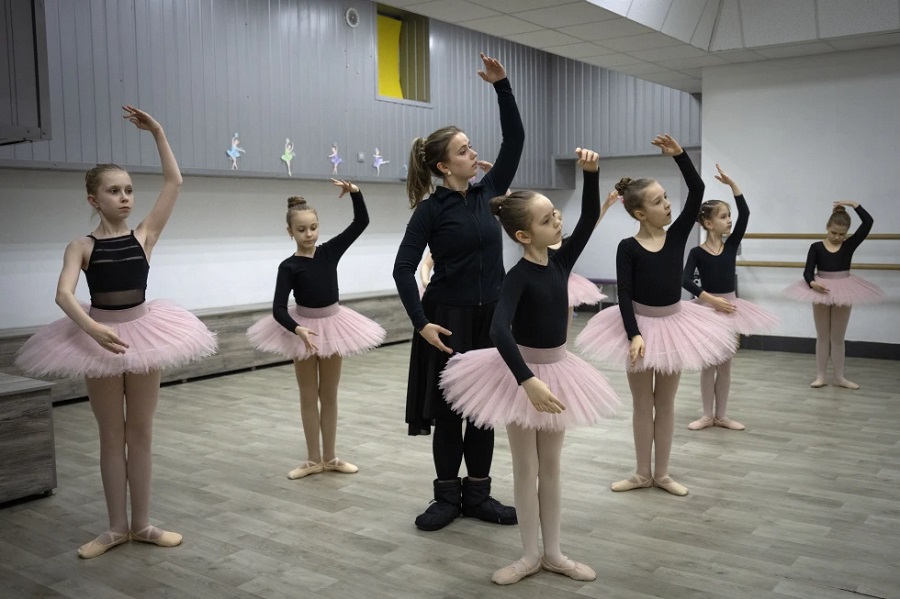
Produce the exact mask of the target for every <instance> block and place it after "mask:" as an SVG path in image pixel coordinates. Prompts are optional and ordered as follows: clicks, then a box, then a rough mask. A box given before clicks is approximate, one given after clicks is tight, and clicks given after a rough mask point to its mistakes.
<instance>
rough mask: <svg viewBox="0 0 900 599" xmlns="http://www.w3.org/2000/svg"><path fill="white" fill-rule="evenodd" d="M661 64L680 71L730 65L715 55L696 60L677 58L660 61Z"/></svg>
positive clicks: (700, 57)
mask: <svg viewBox="0 0 900 599" xmlns="http://www.w3.org/2000/svg"><path fill="white" fill-rule="evenodd" d="M657 62H658V63H659V64H661V65H663V66H665V67H669V68H670V69H675V70H676V71H680V70H681V69H702V68H703V67H717V66H719V65H722V64H728V61H727V60H725V59H724V58H719V57H718V56H715V55H713V54H709V55H707V56H697V57H694V58H676V59H674V60H659V61H657Z"/></svg>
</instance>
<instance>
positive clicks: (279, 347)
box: [247, 304, 387, 360]
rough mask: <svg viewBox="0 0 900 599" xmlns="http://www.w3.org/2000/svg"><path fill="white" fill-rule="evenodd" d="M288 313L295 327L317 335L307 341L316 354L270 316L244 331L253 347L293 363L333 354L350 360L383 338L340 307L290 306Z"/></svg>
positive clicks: (381, 331)
mask: <svg viewBox="0 0 900 599" xmlns="http://www.w3.org/2000/svg"><path fill="white" fill-rule="evenodd" d="M290 313H291V318H293V319H294V320H295V321H296V322H297V324H299V325H300V326H302V327H306V328H307V329H309V330H311V331H313V332H315V333H317V335H311V336H310V340H311V341H312V342H313V344H314V345H316V346H317V347H318V348H319V349H318V351H315V352H313V353H310V352H309V351H307V349H306V344H304V343H303V340H302V339H300V337H298V336H297V335H295V334H294V333H292V332H290V331H289V330H287V329H286V328H284V327H283V326H281V325H280V324H278V321H277V320H275V318H274V317H273V316H272V315H271V314H270V315H268V316H266V317H264V318H261V319H260V320H258V321H257V322H256V323H255V324H254V325H253V326H251V327H250V328H249V329H247V337H248V338H249V339H250V343H251V344H252V345H253V347H255V348H256V349H258V350H259V351H262V352H267V353H271V354H278V355H280V356H284V357H285V358H291V359H295V360H305V359H306V358H309V357H310V356H312V355H313V354H315V355H317V356H319V357H321V358H327V357H328V356H332V355H335V354H336V355H339V356H352V355H354V354H361V353H364V352H367V351H369V350H370V349H373V348H375V347H378V346H379V345H381V343H382V342H383V341H384V338H385V336H386V335H387V333H386V332H385V330H384V329H383V328H381V325H379V324H378V323H377V322H375V321H374V320H370V319H368V318H366V317H365V316H363V315H362V314H360V313H359V312H356V311H354V310H351V309H350V308H345V307H344V306H341V305H340V304H332V305H330V306H325V307H324V308H307V307H304V306H292V307H291V308H290Z"/></svg>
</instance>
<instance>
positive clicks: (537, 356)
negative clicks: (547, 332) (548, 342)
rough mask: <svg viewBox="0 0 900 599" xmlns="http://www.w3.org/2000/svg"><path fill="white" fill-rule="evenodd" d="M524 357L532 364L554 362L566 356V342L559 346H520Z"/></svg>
mask: <svg viewBox="0 0 900 599" xmlns="http://www.w3.org/2000/svg"><path fill="white" fill-rule="evenodd" d="M519 352H521V354H522V359H523V360H525V362H528V363H530V364H553V363H554V362H559V361H560V360H562V359H563V358H565V357H566V346H565V344H563V345H560V346H559V347H526V346H524V345H520V346H519Z"/></svg>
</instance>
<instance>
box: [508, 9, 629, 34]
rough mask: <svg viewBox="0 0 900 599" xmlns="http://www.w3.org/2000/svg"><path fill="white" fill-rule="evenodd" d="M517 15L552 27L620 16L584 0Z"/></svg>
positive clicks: (606, 19) (594, 21) (517, 13)
mask: <svg viewBox="0 0 900 599" xmlns="http://www.w3.org/2000/svg"><path fill="white" fill-rule="evenodd" d="M515 15H516V17H518V18H520V19H524V20H526V21H530V22H532V23H537V24H538V25H543V26H544V27H550V28H552V29H558V28H559V27H566V26H569V25H578V24H585V23H596V22H598V21H608V20H610V19H615V18H618V17H616V15H614V14H612V13H610V12H609V11H606V10H603V9H601V8H597V7H596V6H593V5H591V4H587V3H584V2H580V3H578V4H566V5H563V6H554V7H552V8H540V9H538V10H527V11H524V12H516V13H515Z"/></svg>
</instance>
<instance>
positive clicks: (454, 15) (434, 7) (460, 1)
mask: <svg viewBox="0 0 900 599" xmlns="http://www.w3.org/2000/svg"><path fill="white" fill-rule="evenodd" d="M407 10H411V11H412V12H414V13H416V14H420V15H425V16H426V17H429V18H432V19H437V20H439V21H444V22H446V23H458V22H460V21H471V20H473V19H483V18H485V17H494V16H497V15H498V14H500V13H498V12H497V11H495V10H491V9H489V8H484V7H483V6H479V5H478V4H476V3H475V2H469V0H433V1H432V2H425V3H424V4H416V5H414V6H408V7H407Z"/></svg>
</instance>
